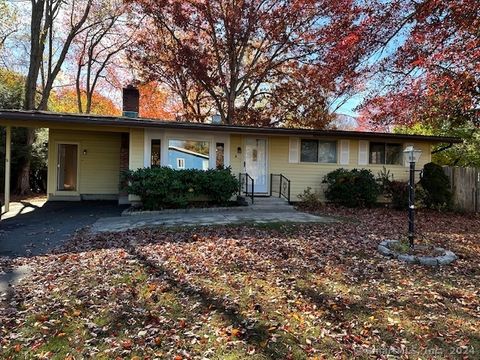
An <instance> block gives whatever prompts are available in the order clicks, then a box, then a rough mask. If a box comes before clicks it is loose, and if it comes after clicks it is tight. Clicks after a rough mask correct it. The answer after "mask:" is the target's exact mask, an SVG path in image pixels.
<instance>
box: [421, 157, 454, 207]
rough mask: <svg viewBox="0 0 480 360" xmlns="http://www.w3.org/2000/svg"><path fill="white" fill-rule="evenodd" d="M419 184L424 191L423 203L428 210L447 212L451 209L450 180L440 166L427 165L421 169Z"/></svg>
mask: <svg viewBox="0 0 480 360" xmlns="http://www.w3.org/2000/svg"><path fill="white" fill-rule="evenodd" d="M420 184H421V185H422V188H423V190H424V191H425V194H424V199H423V202H424V204H425V206H426V207H428V208H430V209H438V210H447V209H450V208H451V207H452V192H451V189H450V180H449V178H448V176H447V175H446V174H445V173H444V172H443V169H442V167H441V166H440V165H437V164H434V163H428V164H426V165H425V166H424V167H423V174H422V178H421V179H420Z"/></svg>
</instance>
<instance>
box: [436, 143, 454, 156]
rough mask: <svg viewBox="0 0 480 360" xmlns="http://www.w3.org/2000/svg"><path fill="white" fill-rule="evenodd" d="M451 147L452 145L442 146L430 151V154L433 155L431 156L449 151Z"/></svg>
mask: <svg viewBox="0 0 480 360" xmlns="http://www.w3.org/2000/svg"><path fill="white" fill-rule="evenodd" d="M452 146H453V143H450V144H448V145H446V146H442V147H441V148H439V149H437V150H434V151H432V152H431V154H432V155H433V154H436V153H439V152H442V151H445V150H448V149H450V148H451V147H452Z"/></svg>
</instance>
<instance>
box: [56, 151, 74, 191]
mask: <svg viewBox="0 0 480 360" xmlns="http://www.w3.org/2000/svg"><path fill="white" fill-rule="evenodd" d="M57 146H58V148H57V154H58V157H57V191H69V192H77V191H78V189H77V187H78V186H77V177H78V145H77V144H58V145H57Z"/></svg>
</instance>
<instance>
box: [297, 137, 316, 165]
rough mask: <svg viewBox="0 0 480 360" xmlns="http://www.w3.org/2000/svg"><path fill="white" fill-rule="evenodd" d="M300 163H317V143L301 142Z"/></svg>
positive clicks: (312, 141)
mask: <svg viewBox="0 0 480 360" xmlns="http://www.w3.org/2000/svg"><path fill="white" fill-rule="evenodd" d="M300 161H301V162H317V161H318V141H317V140H302V146H301V150H300Z"/></svg>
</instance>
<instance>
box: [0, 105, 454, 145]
mask: <svg viewBox="0 0 480 360" xmlns="http://www.w3.org/2000/svg"><path fill="white" fill-rule="evenodd" d="M1 120H14V121H18V126H22V125H21V123H22V121H23V122H25V123H27V122H32V121H33V122H35V121H38V122H42V123H44V124H47V125H50V124H52V126H54V125H55V124H80V125H95V126H101V127H109V126H124V127H129V128H158V129H176V130H199V131H218V132H229V133H248V134H265V135H285V136H305V137H307V136H308V137H326V136H334V137H343V138H358V139H365V138H377V139H378V138H383V139H398V140H407V141H408V140H417V141H430V142H437V143H461V142H462V139H460V138H457V137H443V136H426V135H411V134H397V133H381V132H360V131H345V130H321V129H306V128H284V127H256V126H244V125H223V124H205V123H194V122H178V121H162V120H156V119H146V118H129V117H115V116H100V115H85V114H67V113H53V112H48V111H25V110H1V109H0V121H1ZM43 127H45V126H43Z"/></svg>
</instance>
